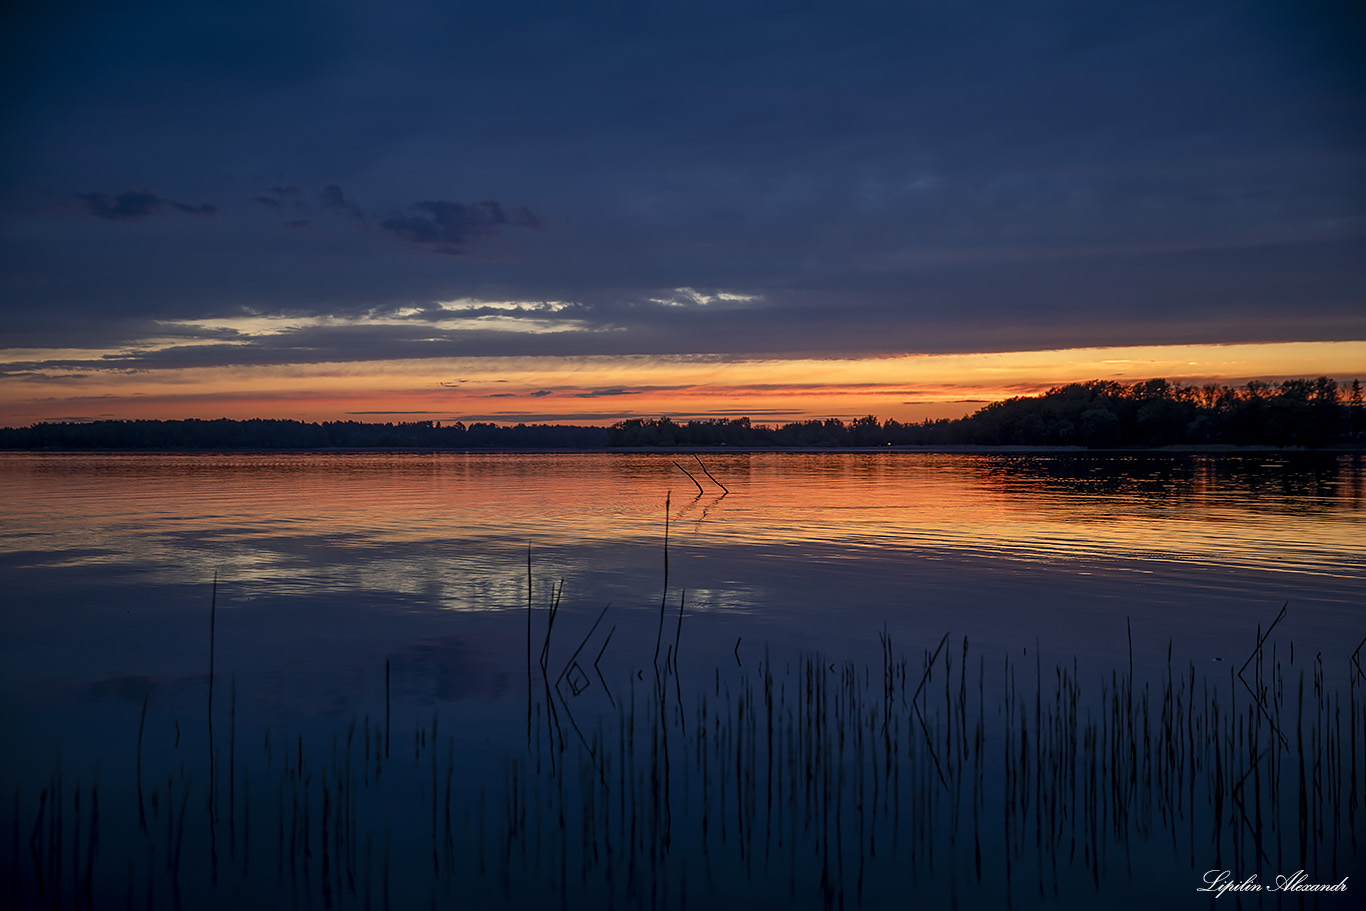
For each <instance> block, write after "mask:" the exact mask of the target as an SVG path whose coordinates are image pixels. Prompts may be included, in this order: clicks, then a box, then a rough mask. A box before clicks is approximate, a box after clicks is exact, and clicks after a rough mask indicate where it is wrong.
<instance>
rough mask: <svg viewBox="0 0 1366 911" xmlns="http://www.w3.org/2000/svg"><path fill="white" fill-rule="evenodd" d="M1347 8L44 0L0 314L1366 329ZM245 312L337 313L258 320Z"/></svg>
mask: <svg viewBox="0 0 1366 911" xmlns="http://www.w3.org/2000/svg"><path fill="white" fill-rule="evenodd" d="M1359 9H1360V7H1359V6H1358V5H1357V4H1352V3H1322V2H1285V3H1253V2H1242V0H1238V2H1221V0H1210V2H1205V0H1200V2H1191V0H1182V2H1170V3H1169V2H1142V3H1113V2H1095V0H1089V2H1070V0H1069V2H1043V3H1020V2H972V0H953V2H897V3H779V2H773V3H744V2H723V3H706V2H689V3H672V4H655V3H614V4H580V3H561V2H557V3H519V2H510V0H501V2H490V3H483V2H449V0H448V2H431V3H395V4H374V3H342V2H331V0H329V2H316V3H306V2H290V0H286V2H268V3H254V2H241V0H234V2H229V3H204V2H192V3H185V2H174V3H171V2H165V3H162V2H144V3H136V2H121V3H107V2H99V3H70V2H62V0H53V2H47V3H42V4H38V3H22V4H19V9H18V10H17V11H15V10H14V9H13V7H10V8H9V11H8V12H6V13H5V14H4V16H5V20H4V27H3V29H0V31H2V32H3V35H4V37H3V42H4V47H3V54H0V58H2V59H3V66H4V76H3V79H4V98H3V105H4V110H3V116H4V122H5V124H6V126H5V133H6V140H5V142H4V145H3V149H2V150H0V231H2V232H3V252H0V300H2V301H3V304H2V305H0V306H3V315H0V325H2V326H3V334H4V336H5V340H4V342H3V343H0V347H8V348H15V347H25V348H63V349H70V348H91V349H98V348H101V347H118V346H126V345H129V344H131V343H134V342H136V341H137V340H139V339H146V338H159V339H165V338H167V337H176V336H183V337H184V343H183V344H182V345H179V346H175V345H171V346H168V345H166V344H160V345H155V346H151V347H149V348H147V350H146V351H145V353H143V354H138V355H136V356H135V357H132V358H129V359H128V360H127V363H126V366H131V367H151V366H155V365H156V364H158V363H168V364H169V363H178V364H186V363H200V362H203V363H214V364H231V363H288V362H297V361H310V360H311V361H322V360H347V359H353V358H370V359H381V358H388V357H445V356H458V355H468V354H481V355H499V354H529V353H536V354H565V355H575V354H586V353H593V354H694V353H699V354H700V353H706V354H713V355H715V354H720V355H736V356H742V355H756V354H784V355H856V354H866V353H881V352H897V353H904V352H952V351H989V350H1018V349H1032V348H1066V347H1074V346H1094V345H1124V344H1167V343H1189V342H1243V341H1278V340H1333V339H1362V338H1366V306H1364V304H1366V165H1364V164H1363V163H1364V162H1366V117H1363V113H1364V110H1363V109H1364V107H1366V104H1364V102H1366V76H1364V74H1366V70H1364V69H1363V60H1366V44H1364V37H1363V36H1364V35H1366V32H1363V25H1362V23H1363V20H1362V16H1361V14H1360V13H1359V12H1356V11H1355V10H1359ZM680 289H693V290H694V291H695V292H697V293H694V294H690V293H688V292H686V291H683V290H680ZM454 300H461V301H465V303H464V304H462V305H461V306H460V307H458V308H455V309H451V308H436V307H434V306H433V305H434V304H436V303H437V302H443V301H445V302H449V301H454ZM481 302H489V303H496V304H500V305H501V307H500V309H496V310H494V309H488V308H485V307H482V306H480V304H481ZM536 302H555V304H554V306H545V305H542V304H538V303H536ZM251 313H254V314H260V315H288V316H291V317H297V318H301V319H303V318H310V317H312V318H319V317H328V318H334V323H333V324H330V325H328V324H325V323H326V321H325V320H318V319H314V320H313V321H312V322H305V323H300V325H299V326H298V327H297V328H295V329H291V330H290V331H286V332H275V333H273V334H271V335H269V336H268V337H255V336H251V335H249V334H243V330H242V329H241V328H240V327H238V326H235V325H234V324H233V323H232V321H233V320H234V319H238V318H240V317H242V316H243V315H245V314H251ZM489 316H497V317H499V321H498V322H496V323H494V322H490V321H488V320H485V321H484V322H485V325H483V326H480V327H479V329H478V331H466V330H465V329H464V328H462V326H461V321H462V320H469V321H472V322H471V323H470V325H471V326H473V325H474V322H473V321H478V320H480V318H481V317H489ZM204 320H218V321H220V322H218V323H214V324H209V323H203V322H202V321H204ZM519 320H523V321H525V322H526V325H527V326H528V327H533V326H534V327H536V328H537V329H538V330H540V331H536V332H522V331H517V329H516V327H517V325H518V321H519ZM557 325H560V326H562V327H563V328H565V329H566V330H568V331H561V332H549V331H545V330H546V329H547V328H556V326H557ZM491 327H492V328H491ZM224 340H237V341H241V342H243V344H239V345H222V344H217V345H208V344H203V343H204V342H206V341H219V342H221V341H224ZM60 366H61V365H60V363H59V362H58V361H52V362H50V363H39V362H37V361H34V362H28V363H25V364H23V365H18V364H11V369H22V370H29V371H31V370H36V369H42V370H51V369H60Z"/></svg>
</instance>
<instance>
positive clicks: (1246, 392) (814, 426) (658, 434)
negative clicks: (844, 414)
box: [0, 377, 1366, 451]
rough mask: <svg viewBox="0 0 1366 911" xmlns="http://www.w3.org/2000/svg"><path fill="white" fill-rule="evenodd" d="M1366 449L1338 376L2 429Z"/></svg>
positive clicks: (369, 443) (574, 440)
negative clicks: (788, 414)
mask: <svg viewBox="0 0 1366 911" xmlns="http://www.w3.org/2000/svg"><path fill="white" fill-rule="evenodd" d="M1363 440H1366V408H1364V407H1363V394H1362V388H1361V383H1360V381H1359V380H1353V381H1352V383H1351V384H1349V385H1345V386H1340V385H1339V384H1338V383H1337V382H1336V381H1335V380H1332V379H1330V378H1328V377H1319V378H1318V379H1312V380H1310V379H1291V380H1285V381H1283V382H1280V383H1263V382H1257V381H1253V382H1250V383H1248V384H1247V385H1246V386H1221V385H1216V384H1209V385H1204V386H1187V385H1182V384H1179V383H1170V382H1168V381H1167V380H1163V379H1156V380H1147V381H1144V382H1139V383H1133V384H1131V385H1125V384H1123V383H1118V382H1114V381H1110V380H1091V381H1089V382H1085V383H1071V384H1069V385H1066V386H1059V387H1056V388H1053V389H1050V390H1048V391H1047V392H1045V393H1043V394H1042V395H1038V396H1029V397H1020V398H1012V399H1007V400H1005V401H1001V402H993V403H992V404H990V405H987V406H986V407H984V408H982V409H980V410H979V411H977V412H975V413H974V414H971V415H968V416H967V417H963V418H958V419H948V418H943V419H939V420H926V421H922V422H920V423H909V424H903V423H901V422H899V421H896V420H886V421H880V420H878V419H877V418H876V417H874V416H872V415H869V416H867V417H862V418H858V419H856V420H853V421H847V422H846V421H841V420H839V419H837V418H829V419H826V420H810V421H797V422H794V423H789V424H784V425H781V426H775V427H770V426H764V425H755V424H753V423H751V421H750V419H749V418H736V419H707V420H693V421H687V422H686V423H678V422H675V421H673V420H671V419H669V418H667V417H661V418H632V419H630V420H626V421H619V422H618V423H616V424H613V425H612V426H611V427H587V426H574V425H556V424H515V425H499V424H493V423H471V424H466V423H464V422H461V421H411V422H403V423H385V424H374V423H363V422H360V421H324V422H320V423H305V422H303V421H290V420H266V419H260V418H256V419H251V420H241V421H239V420H229V419H227V418H220V419H217V420H198V419H190V420H179V421H156V420H131V421H129V420H111V421H91V422H85V423H39V424H34V425H32V426H29V427H19V428H0V449H6V450H93V451H100V450H138V449H155V450H241V449H247V450H253V449H260V450H279V449H365V448H377V449H607V448H625V447H631V448H638V447H710V446H738V447H746V448H769V447H773V448H801V447H812V448H815V447H820V448H844V447H853V448H861V447H873V446H927V447H932V446H1073V447H1076V446H1079V447H1084V448H1087V449H1147V448H1160V447H1164V446H1211V445H1214V446H1217V445H1229V446H1278V447H1286V446H1289V447H1305V448H1316V447H1323V446H1335V445H1343V444H1348V445H1350V444H1357V443H1361V442H1362V441H1363Z"/></svg>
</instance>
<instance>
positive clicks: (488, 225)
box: [380, 199, 545, 256]
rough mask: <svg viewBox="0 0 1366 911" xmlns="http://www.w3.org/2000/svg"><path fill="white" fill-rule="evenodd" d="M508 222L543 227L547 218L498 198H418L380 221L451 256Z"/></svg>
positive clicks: (411, 240) (415, 241) (408, 238)
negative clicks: (510, 206) (506, 204)
mask: <svg viewBox="0 0 1366 911" xmlns="http://www.w3.org/2000/svg"><path fill="white" fill-rule="evenodd" d="M504 225H512V226H514V227H519V228H531V229H533V230H540V229H541V228H543V227H545V220H544V219H542V218H541V217H540V216H539V215H537V214H536V213H534V212H532V211H531V210H530V209H528V208H526V207H525V206H516V207H514V208H513V209H512V210H511V211H510V212H509V211H507V210H505V209H504V208H503V206H502V204H501V203H499V202H496V201H494V200H491V199H490V200H485V201H483V202H475V203H463V202H451V201H450V200H445V199H437V200H424V201H422V202H415V203H413V204H412V205H411V206H409V207H408V210H407V211H406V212H405V213H399V214H395V215H393V216H391V217H390V218H386V219H385V220H384V221H382V222H380V226H381V227H383V228H386V229H388V230H389V231H392V232H393V233H394V234H395V235H397V236H398V237H399V238H400V239H402V240H405V241H407V242H408V243H410V244H416V245H418V246H421V247H426V248H428V249H430V250H433V251H435V252H437V253H444V254H446V255H448V256H461V255H464V254H465V252H466V248H467V246H468V245H469V244H470V243H471V242H472V241H474V240H477V239H479V238H481V237H487V236H489V235H492V234H496V233H497V232H498V229H499V228H501V227H503V226H504Z"/></svg>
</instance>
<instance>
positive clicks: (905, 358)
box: [0, 341, 1366, 426]
mask: <svg viewBox="0 0 1366 911" xmlns="http://www.w3.org/2000/svg"><path fill="white" fill-rule="evenodd" d="M41 354H42V352H34V351H24V352H14V351H9V352H0V364H3V363H4V362H6V361H8V362H10V363H14V362H18V361H27V362H29V363H30V364H31V363H32V362H34V361H39V360H41V359H42V358H41ZM60 354H61V356H63V357H64V359H65V358H69V357H70V355H71V352H61V353H60ZM85 356H86V357H87V358H89V359H92V360H93V359H96V358H98V357H99V353H98V352H85ZM53 359H56V358H55V357H54V358H53ZM1364 368H1366V342H1362V341H1351V342H1283V343H1270V344H1262V345H1180V346H1151V347H1133V348H1089V349H1068V350H1057V351H1025V352H1000V353H982V354H936V355H911V354H908V355H900V356H888V357H864V358H787V359H778V358H750V359H734V360H727V359H723V358H720V357H712V356H669V357H644V356H631V357H507V358H460V359H450V360H436V359H428V360H406V361H358V362H349V363H324V364H292V365H282V366H269V367H264V366H252V367H180V368H167V369H160V370H142V371H136V372H123V371H119V370H114V369H93V368H76V369H71V368H63V369H62V370H61V372H60V373H58V372H57V371H56V370H55V369H54V372H53V375H51V376H48V375H44V374H43V373H42V372H41V371H29V372H26V373H25V374H22V375H16V376H14V377H11V378H9V379H7V380H6V382H5V384H4V386H3V387H0V424H5V425H8V426H25V425H28V424H33V423H37V422H40V421H61V420H99V419H138V418H152V419H177V418H191V417H195V418H204V419H210V418H219V417H228V418H238V419H241V418H251V417H259V418H289V419H297V420H305V421H322V420H357V421H367V422H384V421H394V422H398V421H413V420H422V421H425V420H440V421H452V420H463V421H466V422H471V421H492V422H496V423H517V422H526V423H573V424H611V423H614V422H616V421H618V420H622V419H624V418H628V417H660V416H664V415H667V416H669V417H672V418H675V419H682V420H686V419H690V418H697V417H742V416H745V417H749V418H750V419H751V420H753V421H754V422H755V423H768V424H781V423H787V422H790V421H798V420H807V419H812V418H826V417H838V418H844V419H847V418H851V417H859V416H862V415H866V414H871V415H874V416H876V417H878V418H882V419H887V418H895V419H897V420H900V421H920V420H923V419H925V418H940V417H959V416H962V415H965V414H970V413H972V412H973V411H976V410H977V409H979V408H981V407H982V406H983V405H985V404H987V403H988V402H991V401H997V400H1000V399H1004V398H1010V397H1013V396H1020V395H1033V394H1037V393H1039V392H1042V391H1044V390H1046V389H1048V388H1050V387H1053V386H1057V385H1063V384H1066V383H1071V382H1081V381H1085V380H1092V379H1106V380H1116V381H1119V382H1125V383H1131V382H1135V381H1139V380H1144V379H1151V378H1154V377H1165V378H1167V379H1169V380H1172V381H1176V382H1184V383H1197V384H1198V383H1206V382H1218V383H1228V384H1241V383H1244V382H1246V381H1247V380H1248V379H1262V380H1269V381H1274V380H1276V379H1278V378H1286V377H1316V376H1331V377H1335V378H1337V379H1340V380H1345V381H1348V382H1350V380H1351V379H1352V378H1353V377H1354V376H1356V375H1358V374H1361V373H1366V369H1364Z"/></svg>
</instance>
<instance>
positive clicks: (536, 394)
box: [531, 389, 554, 399]
mask: <svg viewBox="0 0 1366 911" xmlns="http://www.w3.org/2000/svg"><path fill="white" fill-rule="evenodd" d="M548 395H554V393H553V392H551V391H550V390H549V389H537V390H536V391H535V392H533V393H531V397H532V398H533V399H541V398H545V397H546V396H548Z"/></svg>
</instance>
